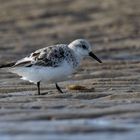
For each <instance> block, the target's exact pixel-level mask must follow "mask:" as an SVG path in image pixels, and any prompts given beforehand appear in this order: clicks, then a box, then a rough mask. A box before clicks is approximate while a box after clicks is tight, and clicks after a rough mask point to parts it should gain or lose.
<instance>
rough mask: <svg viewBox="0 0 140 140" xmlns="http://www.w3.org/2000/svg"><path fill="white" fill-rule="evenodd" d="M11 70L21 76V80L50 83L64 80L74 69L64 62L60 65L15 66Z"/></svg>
mask: <svg viewBox="0 0 140 140" xmlns="http://www.w3.org/2000/svg"><path fill="white" fill-rule="evenodd" d="M11 71H12V72H13V73H16V74H18V75H20V76H22V79H23V80H28V81H30V82H33V83H37V82H39V81H41V82H45V83H46V82H47V83H52V82H60V81H63V80H66V79H67V77H68V76H69V75H70V74H72V73H73V72H74V69H73V67H71V66H70V65H69V64H68V63H66V62H65V63H63V64H62V65H61V66H60V67H43V66H32V67H17V68H14V69H12V70H11Z"/></svg>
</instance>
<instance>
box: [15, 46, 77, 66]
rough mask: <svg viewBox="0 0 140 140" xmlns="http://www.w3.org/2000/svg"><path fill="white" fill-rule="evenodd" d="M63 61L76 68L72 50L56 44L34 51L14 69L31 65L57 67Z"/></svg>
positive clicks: (18, 62)
mask: <svg viewBox="0 0 140 140" xmlns="http://www.w3.org/2000/svg"><path fill="white" fill-rule="evenodd" d="M64 60H66V61H67V62H68V63H69V64H70V65H72V67H76V66H77V65H78V61H77V59H76V57H75V54H74V52H73V50H71V49H70V48H69V47H68V45H66V44H58V45H54V46H49V47H46V48H43V49H39V50H36V51H35V52H33V53H31V55H30V56H28V57H25V58H24V59H21V60H19V61H17V63H16V64H15V65H14V67H17V66H22V67H23V66H25V67H32V66H33V65H34V66H35V65H36V66H44V67H58V66H60V65H61V64H62V63H63V61H64Z"/></svg>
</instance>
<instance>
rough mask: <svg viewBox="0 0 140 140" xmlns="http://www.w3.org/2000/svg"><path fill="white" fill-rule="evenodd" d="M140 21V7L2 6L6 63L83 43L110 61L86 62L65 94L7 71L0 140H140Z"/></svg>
mask: <svg viewBox="0 0 140 140" xmlns="http://www.w3.org/2000/svg"><path fill="white" fill-rule="evenodd" d="M139 17H140V9H139V1H138V0H133V1H131V0H117V1H115V0H104V1H102V0H86V1H84V0H82V1H81V0H75V1H70V0H53V1H49V0H39V1H37V0H30V1H27V0H26V1H22V0H13V1H10V0H7V1H4V0H0V64H1V63H7V62H11V61H15V60H18V59H20V58H22V57H25V56H26V55H28V54H29V53H31V52H32V51H35V50H36V49H39V48H43V47H46V46H49V45H52V44H58V43H69V42H71V41H73V40H75V39H77V38H86V39H88V40H89V42H90V43H91V44H94V46H95V47H94V48H93V51H94V52H95V54H96V55H97V56H98V57H99V58H101V60H102V61H103V63H102V64H98V63H97V62H96V61H93V60H88V59H85V60H84V61H83V63H82V65H81V67H80V68H79V69H78V71H77V72H76V73H74V75H73V76H72V78H71V79H70V80H69V81H66V82H61V83H60V86H61V87H62V89H63V91H64V92H65V93H64V94H59V93H58V92H57V90H56V89H55V85H54V84H48V85H41V89H42V92H43V93H44V95H40V96H38V95H37V94H36V93H37V91H36V85H33V84H31V83H29V82H26V81H22V80H20V79H19V77H18V76H17V75H15V74H11V73H8V72H6V71H5V70H0V139H1V140H3V139H8V140H10V139H14V140H18V139H31V140H38V139H42V140H43V139H44V140H45V139H46V138H47V139H54V140H59V139H60V140H64V139H67V140H73V139H78V138H79V139H81V140H82V139H83V140H85V139H87V140H88V139H89V140H90V139H93V138H94V139H98V140H100V139H101V140H102V139H106V140H108V139H114V140H118V139H119V140H124V139H127V140H129V139H130V140H131V139H139V137H140V134H139V131H140V63H139V61H140V40H139V38H140V28H139V27H140V20H139ZM75 85H78V86H79V87H80V88H74V87H76V86H75ZM46 93H48V94H46Z"/></svg>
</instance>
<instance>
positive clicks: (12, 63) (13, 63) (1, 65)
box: [0, 62, 15, 68]
mask: <svg viewBox="0 0 140 140" xmlns="http://www.w3.org/2000/svg"><path fill="white" fill-rule="evenodd" d="M14 65H15V62H11V63H7V64H0V68H9V67H12V66H14Z"/></svg>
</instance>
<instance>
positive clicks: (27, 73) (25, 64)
mask: <svg viewBox="0 0 140 140" xmlns="http://www.w3.org/2000/svg"><path fill="white" fill-rule="evenodd" d="M86 56H91V57H92V58H94V59H96V60H97V61H98V62H100V63H101V60H100V59H99V58H98V57H97V56H96V55H95V54H94V53H93V52H92V49H91V45H90V44H89V43H88V42H87V41H86V40H85V39H77V40H75V41H73V42H71V43H70V44H57V45H53V46H48V47H45V48H42V49H39V50H36V51H35V52H33V53H31V54H30V55H29V56H27V57H25V58H23V59H21V60H18V61H17V62H13V63H9V64H5V65H1V66H0V68H5V67H9V70H10V72H12V73H16V74H18V75H19V76H22V78H21V79H23V80H27V81H29V82H32V83H35V84H37V89H38V94H40V82H42V83H55V85H56V88H57V90H58V91H59V92H61V93H63V92H62V90H61V88H60V87H59V86H58V84H57V83H58V82H60V81H64V80H67V77H68V76H69V75H71V74H72V73H73V72H74V71H75V70H76V69H77V68H78V66H79V65H80V62H81V60H82V59H83V58H84V57H86Z"/></svg>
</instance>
